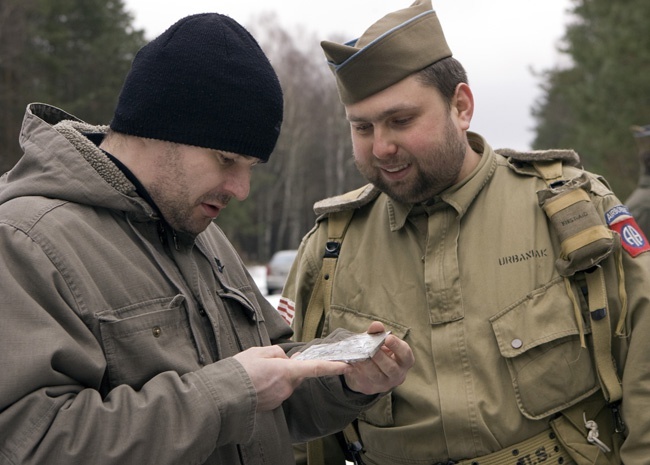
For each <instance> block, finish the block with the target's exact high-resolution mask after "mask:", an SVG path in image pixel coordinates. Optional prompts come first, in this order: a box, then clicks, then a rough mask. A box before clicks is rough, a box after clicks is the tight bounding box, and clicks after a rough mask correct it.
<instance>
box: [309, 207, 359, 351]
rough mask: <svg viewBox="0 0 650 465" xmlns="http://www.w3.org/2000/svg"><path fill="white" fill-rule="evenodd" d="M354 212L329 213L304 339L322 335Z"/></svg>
mask: <svg viewBox="0 0 650 465" xmlns="http://www.w3.org/2000/svg"><path fill="white" fill-rule="evenodd" d="M353 214H354V210H343V211H339V212H335V213H330V214H329V217H328V220H327V243H326V244H325V253H324V255H323V266H322V267H321V270H320V273H319V274H318V279H317V280H316V284H315V286H314V290H313V291H312V294H311V298H310V299H309V304H308V305H307V311H306V313H305V320H304V323H303V331H302V334H303V337H302V339H303V341H310V340H312V339H314V338H316V337H317V336H319V335H320V332H321V329H322V327H321V323H322V319H323V315H324V314H325V311H326V310H327V309H329V306H330V296H331V293H332V282H333V281H334V279H333V278H334V270H335V269H336V261H337V260H338V258H339V252H340V251H341V242H342V241H343V236H344V235H345V232H346V231H347V229H348V225H349V224H350V220H352V215H353Z"/></svg>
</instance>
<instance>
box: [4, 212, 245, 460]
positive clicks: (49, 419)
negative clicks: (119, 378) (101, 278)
mask: <svg viewBox="0 0 650 465" xmlns="http://www.w3.org/2000/svg"><path fill="white" fill-rule="evenodd" d="M0 244H3V253H2V266H0V315H1V320H2V324H0V366H1V367H2V375H1V376H0V464H2V465H9V464H12V465H16V464H25V465H27V464H32V463H49V464H71V463H88V464H91V463H156V464H178V463H200V462H203V461H204V460H205V459H206V458H207V457H208V456H209V455H210V453H211V452H212V451H213V450H214V449H215V447H216V446H217V445H219V444H223V443H231V442H242V443H243V442H246V441H247V440H248V439H249V438H250V436H251V434H252V431H253V424H254V419H255V395H254V390H253V387H252V385H251V382H250V379H249V378H248V376H247V375H246V373H245V372H244V370H243V368H242V367H241V366H240V364H239V363H237V362H236V361H235V360H233V359H225V360H222V361H220V362H217V363H215V364H211V365H208V366H206V367H204V368H203V369H201V370H199V371H196V372H193V373H187V374H185V375H183V376H179V375H178V374H176V373H174V372H164V373H161V374H159V375H157V376H155V377H153V378H152V379H151V380H150V381H149V382H147V383H145V384H144V386H142V388H141V389H140V390H137V391H136V390H134V389H133V388H131V387H129V386H127V385H121V386H118V387H117V388H115V389H113V390H111V391H110V392H108V393H104V394H102V389H101V388H102V380H103V377H104V373H105V369H106V359H105V356H104V353H103V351H102V348H101V346H100V344H99V342H98V339H97V338H98V335H97V334H93V332H92V331H91V329H89V326H88V325H87V324H85V322H84V321H83V320H82V318H81V317H80V316H79V313H77V312H75V308H77V306H78V304H79V303H78V302H75V299H74V297H73V293H72V292H71V291H70V288H69V287H68V284H67V283H66V280H65V276H63V275H62V272H61V271H60V270H59V269H57V268H56V267H55V266H54V265H53V263H52V262H51V261H50V260H49V259H48V256H47V254H45V253H44V251H43V250H42V249H41V248H40V247H39V246H37V245H36V244H35V243H34V242H33V241H32V240H31V239H30V238H29V236H27V235H26V234H25V233H24V232H23V231H20V230H18V229H16V228H14V227H12V226H9V225H7V224H2V223H0ZM48 253H50V254H51V253H57V252H56V251H48Z"/></svg>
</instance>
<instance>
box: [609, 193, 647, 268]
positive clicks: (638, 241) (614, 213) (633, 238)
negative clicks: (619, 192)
mask: <svg viewBox="0 0 650 465" xmlns="http://www.w3.org/2000/svg"><path fill="white" fill-rule="evenodd" d="M605 221H607V225H608V226H609V229H611V230H612V231H616V232H617V233H618V234H619V235H620V236H621V244H622V245H623V248H624V249H625V250H626V251H627V253H629V254H630V255H631V256H633V257H636V256H637V255H639V254H640V253H642V252H647V251H648V250H650V244H648V239H646V237H645V235H644V234H643V231H641V228H639V225H638V224H637V223H636V220H635V219H634V217H633V216H632V214H631V213H630V210H628V209H627V207H626V206H625V205H616V206H615V207H614V208H612V209H611V210H609V211H608V212H607V213H605Z"/></svg>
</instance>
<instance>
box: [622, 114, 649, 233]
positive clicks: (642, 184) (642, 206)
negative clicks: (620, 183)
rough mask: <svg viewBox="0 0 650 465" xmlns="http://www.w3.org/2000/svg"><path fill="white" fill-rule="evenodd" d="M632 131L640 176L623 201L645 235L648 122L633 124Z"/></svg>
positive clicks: (647, 218)
mask: <svg viewBox="0 0 650 465" xmlns="http://www.w3.org/2000/svg"><path fill="white" fill-rule="evenodd" d="M632 133H633V134H634V138H635V139H636V143H637V146H638V149H639V152H638V153H639V161H640V162H641V177H640V178H639V184H638V185H637V186H636V189H634V191H633V192H632V194H631V195H630V196H629V197H628V199H627V200H626V201H625V205H627V206H628V208H629V209H630V212H632V214H633V215H634V218H635V219H636V221H637V222H638V223H639V226H640V227H641V229H642V230H643V232H644V233H645V235H646V237H647V236H649V235H650V124H649V125H646V126H633V127H632Z"/></svg>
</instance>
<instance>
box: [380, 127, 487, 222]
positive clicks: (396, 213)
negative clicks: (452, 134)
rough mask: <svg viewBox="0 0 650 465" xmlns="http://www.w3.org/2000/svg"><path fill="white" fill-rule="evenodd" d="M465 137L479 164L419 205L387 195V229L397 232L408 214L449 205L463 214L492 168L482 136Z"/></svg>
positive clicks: (485, 181) (470, 133)
mask: <svg viewBox="0 0 650 465" xmlns="http://www.w3.org/2000/svg"><path fill="white" fill-rule="evenodd" d="M467 138H468V141H469V144H470V146H471V147H472V149H473V150H474V151H475V152H476V153H478V154H479V155H481V160H480V161H479V164H478V165H477V166H476V168H474V171H472V172H471V173H470V175H469V176H467V178H465V179H464V180H463V181H461V182H459V183H458V184H455V185H453V186H451V187H450V188H449V189H447V190H445V191H444V192H442V193H441V194H440V195H438V196H436V197H435V198H433V199H431V200H429V201H428V202H424V203H421V204H406V203H401V202H398V201H396V200H394V199H391V198H388V200H387V202H386V207H387V208H388V216H389V218H390V229H391V231H397V230H399V229H401V228H402V227H404V224H405V223H406V219H407V217H408V216H409V215H417V214H420V213H422V212H425V213H427V214H429V215H430V214H432V213H433V212H435V211H437V210H440V209H441V208H445V207H446V206H451V207H452V208H454V209H455V210H456V211H457V212H458V215H459V216H463V215H464V214H465V212H466V211H467V209H468V208H469V206H470V205H471V204H472V202H473V201H474V199H475V198H476V196H477V195H478V193H479V192H480V191H481V189H482V188H483V186H485V184H487V182H488V180H489V179H490V177H491V176H492V174H493V173H494V170H495V169H496V165H497V161H496V154H495V152H494V150H492V147H490V146H489V145H488V144H487V142H486V141H485V139H484V138H483V137H482V136H480V135H478V134H476V133H473V132H468V133H467Z"/></svg>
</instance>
